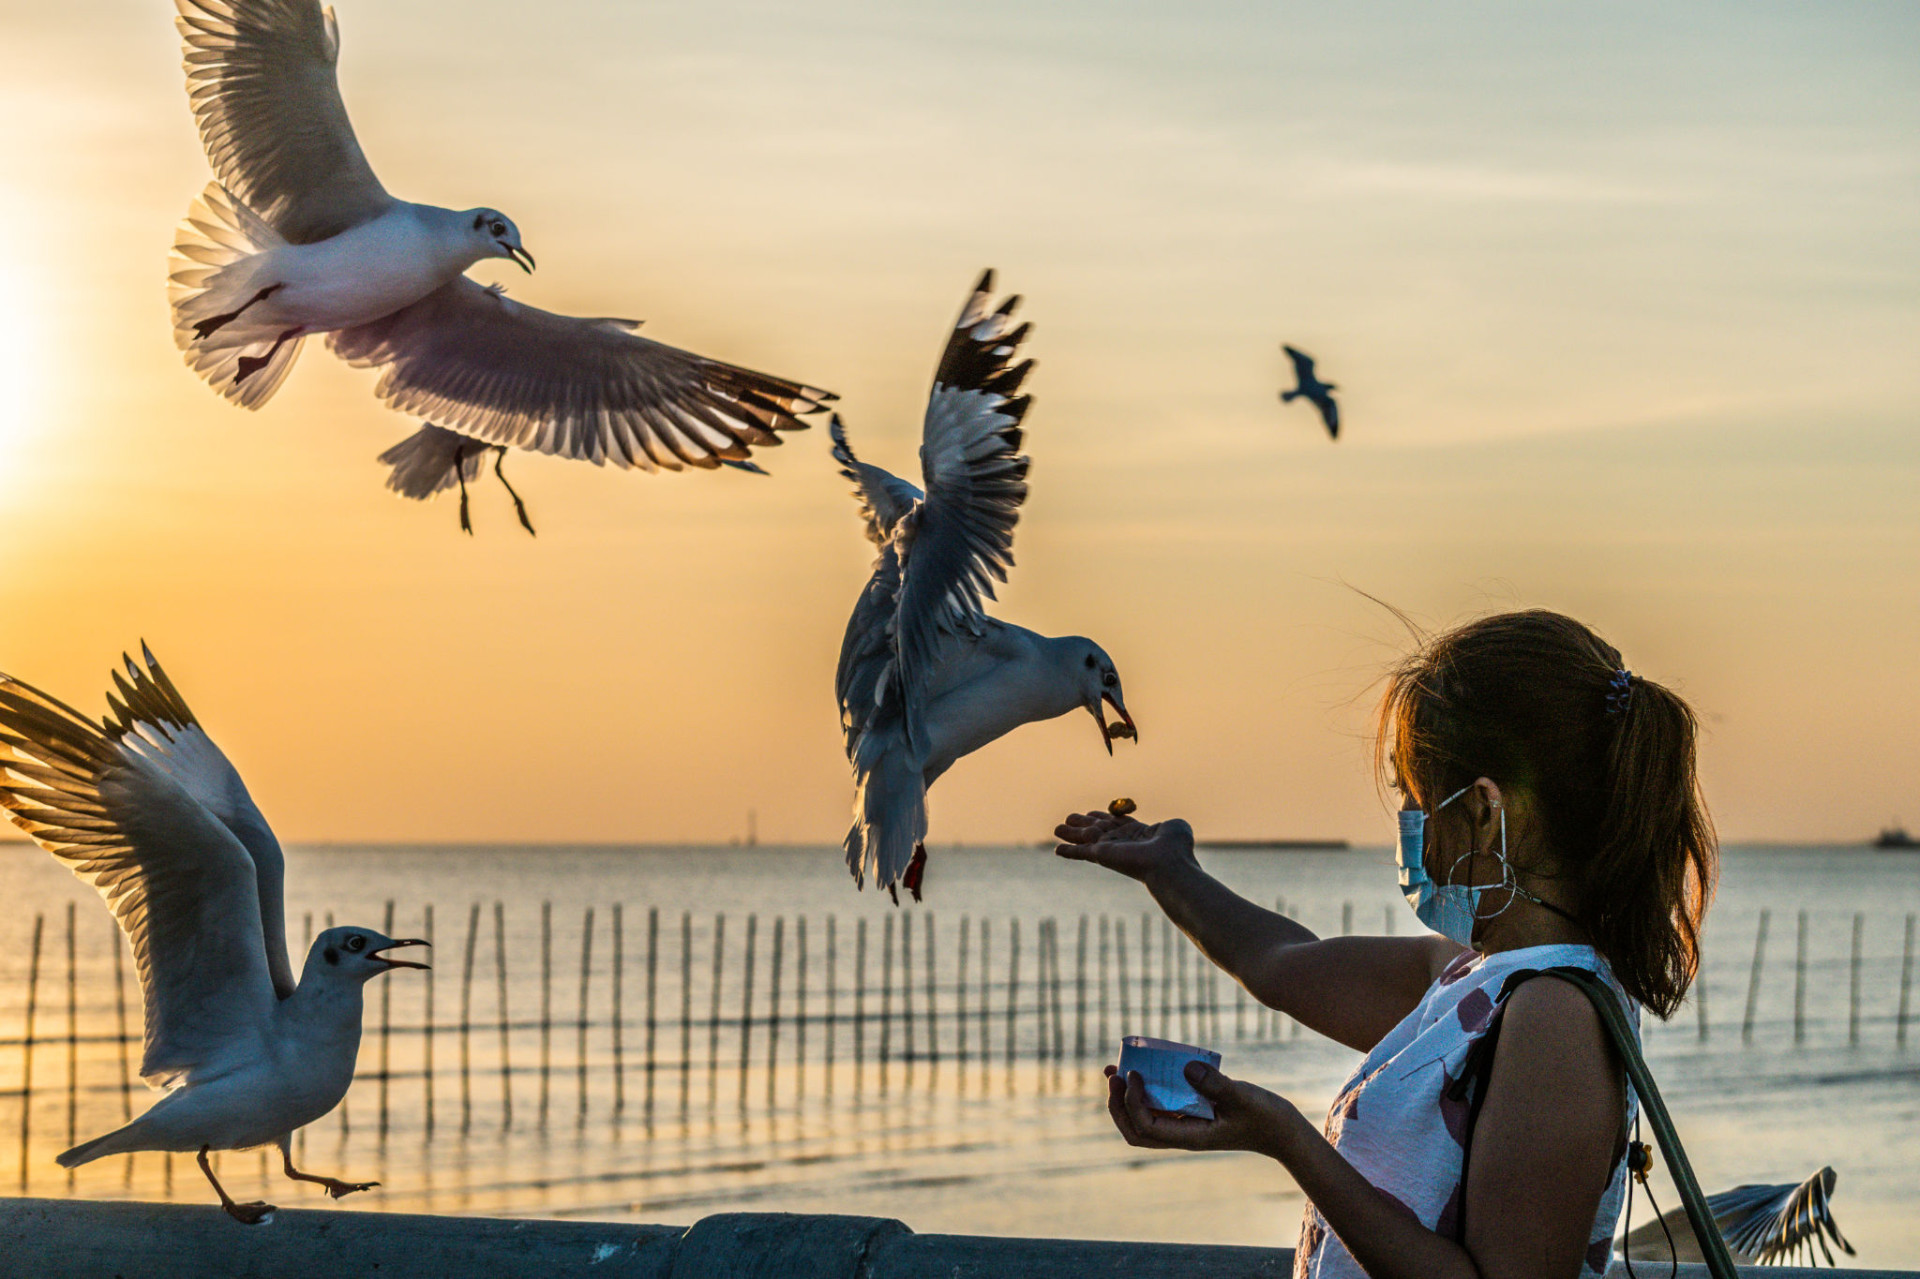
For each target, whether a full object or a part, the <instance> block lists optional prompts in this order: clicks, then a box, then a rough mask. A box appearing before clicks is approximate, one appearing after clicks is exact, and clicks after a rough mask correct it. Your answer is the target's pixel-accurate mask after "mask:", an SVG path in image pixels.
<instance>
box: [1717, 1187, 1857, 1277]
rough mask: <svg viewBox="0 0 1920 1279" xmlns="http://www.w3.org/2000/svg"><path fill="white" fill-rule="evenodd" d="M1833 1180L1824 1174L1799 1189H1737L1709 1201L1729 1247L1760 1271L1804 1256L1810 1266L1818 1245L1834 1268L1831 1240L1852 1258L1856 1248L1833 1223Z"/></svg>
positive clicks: (1720, 1194)
mask: <svg viewBox="0 0 1920 1279" xmlns="http://www.w3.org/2000/svg"><path fill="white" fill-rule="evenodd" d="M1835 1179H1836V1178H1835V1174H1834V1171H1833V1169H1832V1168H1822V1169H1821V1170H1820V1171H1819V1172H1816V1173H1815V1174H1813V1176H1811V1177H1809V1178H1807V1179H1806V1180H1805V1181H1803V1182H1801V1183H1800V1184H1799V1185H1797V1186H1791V1185H1788V1186H1736V1187H1735V1188H1734V1189H1732V1190H1725V1191H1722V1192H1721V1193H1719V1194H1717V1195H1712V1196H1710V1197H1709V1198H1708V1199H1707V1207H1708V1209H1709V1210H1710V1211H1711V1212H1712V1213H1713V1219H1714V1221H1716V1222H1717V1223H1718V1224H1719V1226H1720V1231H1721V1233H1722V1234H1723V1235H1725V1236H1726V1240H1727V1243H1728V1244H1730V1245H1731V1246H1732V1247H1733V1248H1734V1250H1735V1251H1737V1252H1741V1253H1745V1254H1747V1255H1749V1256H1752V1257H1755V1258H1757V1259H1758V1260H1759V1261H1760V1263H1761V1264H1762V1265H1772V1264H1775V1263H1778V1262H1781V1261H1792V1260H1794V1259H1795V1258H1796V1256H1798V1254H1799V1253H1800V1252H1802V1251H1803V1250H1804V1251H1805V1253H1806V1257H1807V1264H1808V1265H1812V1264H1813V1248H1814V1245H1815V1244H1818V1245H1819V1246H1820V1251H1821V1252H1822V1253H1823V1254H1824V1255H1825V1256H1826V1259H1827V1264H1828V1265H1829V1266H1831V1265H1833V1264H1834V1261H1833V1252H1832V1250H1831V1249H1829V1248H1828V1247H1827V1240H1828V1239H1832V1240H1833V1242H1834V1243H1837V1244H1839V1245H1840V1248H1841V1250H1842V1251H1844V1252H1846V1253H1847V1254H1848V1255H1849V1256H1851V1255H1852V1254H1853V1245H1852V1244H1850V1243H1848V1242H1847V1240H1846V1237H1845V1236H1844V1235H1842V1234H1841V1233H1840V1227H1839V1226H1837V1225H1836V1224H1834V1220H1833V1203H1832V1199H1833V1185H1834V1181H1835Z"/></svg>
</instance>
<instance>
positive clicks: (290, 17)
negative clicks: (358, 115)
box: [174, 0, 394, 244]
mask: <svg viewBox="0 0 1920 1279" xmlns="http://www.w3.org/2000/svg"><path fill="white" fill-rule="evenodd" d="M174 3H175V6H176V7H177V8H178V10H179V16H178V17H176V18H175V19H174V22H175V25H177V26H178V27H179V28H180V35H181V37H182V39H183V40H184V41H185V43H186V69H187V97H188V99H189V101H191V102H192V103H193V114H194V119H195V120H197V121H198V122H199V125H200V142H201V144H202V145H203V146H204V147H205V148H206V151H207V162H208V163H209V164H211V165H212V166H213V171H214V173H215V175H216V176H218V177H219V179H220V181H221V182H222V183H224V184H225V185H226V187H227V189H228V190H230V191H232V192H233V193H234V194H235V195H236V196H238V197H239V198H240V199H241V200H242V201H243V202H244V203H245V204H246V205H247V207H248V208H250V209H252V210H253V211H254V212H255V213H257V214H259V215H260V216H261V217H262V218H263V219H265V220H266V222H267V224H268V225H269V226H271V227H273V229H274V230H276V231H278V232H279V233H280V234H281V235H283V236H285V237H286V238H287V239H288V240H291V241H292V242H293V243H295V244H311V243H312V242H314V241H315V240H325V239H327V238H329V237H331V236H335V235H338V234H340V232H342V231H345V230H346V229H348V228H349V227H353V226H358V225H359V224H360V223H362V222H365V221H367V220H369V219H371V218H375V217H378V216H379V215H380V214H382V213H384V212H385V211H386V210H387V208H388V207H389V206H391V205H392V204H393V202H394V201H393V197H392V196H390V195H388V194H387V191H386V188H385V187H383V186H381V185H380V179H378V178H376V177H374V176H373V169H372V168H371V167H370V166H369V165H368V164H367V157H366V155H365V154H364V153H362V152H361V150H360V142H359V140H358V139H357V138H355V137H354V136H353V124H352V122H351V121H349V120H348V119H347V108H346V104H345V103H344V102H342V101H341V100H340V82H339V79H338V78H337V77H336V76H335V74H334V64H335V62H336V61H337V60H338V58H339V56H340V30H339V26H338V25H337V24H336V23H335V22H334V18H333V10H332V9H326V10H324V11H323V10H322V9H321V7H320V3H319V0H174Z"/></svg>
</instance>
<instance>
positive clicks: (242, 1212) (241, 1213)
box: [220, 1199, 278, 1226]
mask: <svg viewBox="0 0 1920 1279" xmlns="http://www.w3.org/2000/svg"><path fill="white" fill-rule="evenodd" d="M220 1206H221V1207H222V1208H225V1209H226V1210H227V1215H228V1216H229V1217H232V1218H233V1219H234V1220H235V1221H237V1222H239V1223H240V1224H241V1225H243V1226H257V1225H259V1224H260V1223H261V1222H263V1221H265V1220H266V1219H267V1218H269V1217H271V1216H272V1215H273V1214H274V1213H275V1212H277V1211H278V1209H277V1208H275V1207H274V1205H272V1204H270V1203H263V1202H261V1201H260V1200H258V1199H256V1200H254V1201H253V1202H252V1203H244V1204H237V1203H234V1202H233V1201H232V1200H231V1199H229V1200H228V1201H227V1202H225V1203H223V1204H221V1205H220Z"/></svg>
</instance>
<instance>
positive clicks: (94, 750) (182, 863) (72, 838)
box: [0, 653, 426, 1225]
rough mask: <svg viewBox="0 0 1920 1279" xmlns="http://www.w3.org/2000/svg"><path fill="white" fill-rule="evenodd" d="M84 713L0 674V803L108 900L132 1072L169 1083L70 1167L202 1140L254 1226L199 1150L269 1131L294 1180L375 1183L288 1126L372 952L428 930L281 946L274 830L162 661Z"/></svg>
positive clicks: (192, 1146)
mask: <svg viewBox="0 0 1920 1279" xmlns="http://www.w3.org/2000/svg"><path fill="white" fill-rule="evenodd" d="M113 681H114V684H115V685H116V686H117V687H118V690H119V695H118V697H116V696H114V695H113V694H111V693H109V694H108V695H107V702H108V705H109V706H110V707H111V708H112V714H111V715H110V716H109V717H108V718H107V719H105V720H103V721H102V722H101V723H100V724H98V725H96V724H94V723H93V722H92V721H91V720H89V719H87V718H86V717H85V716H84V715H81V714H80V713H79V712H77V711H75V710H73V709H72V708H71V707H69V706H67V705H66V704H65V703H62V702H59V701H56V700H55V699H54V698H52V697H49V696H47V695H46V694H45V693H43V692H41V691H40V690H39V689H36V688H33V687H32V686H30V685H27V684H22V683H20V682H19V681H18V680H14V679H10V678H8V677H6V676H4V675H0V806H4V807H5V808H6V810H7V816H9V817H10V818H12V819H13V823H14V825H16V826H18V827H19V828H20V829H21V830H23V831H25V832H26V833H27V834H29V835H31V836H32V837H33V838H34V839H35V840H36V841H37V842H38V843H39V844H40V846H41V847H42V848H44V849H46V850H47V851H48V852H50V853H52V854H53V855H54V856H55V857H57V858H59V859H60V860H61V861H62V862H64V863H66V865H67V868H68V869H69V870H71V871H73V873H74V874H75V875H77V876H79V877H80V878H81V879H82V880H83V881H85V882H86V883H88V884H91V885H92V886H93V887H94V888H95V889H97V890H98V891H99V893H100V895H101V896H102V897H103V898H105V899H106V902H107V906H108V907H109V909H111V910H112V911H113V915H114V918H115V919H117V920H118V921H119V922H120V928H121V930H122V931H123V932H125V933H126V935H127V941H128V943H129V944H130V945H131V946H132V947H133V958H134V963H135V965H136V967H137V968H138V970H139V974H140V991H141V995H142V996H143V998H144V1001H145V1006H146V1054H145V1056H144V1057H142V1059H141V1062H140V1075H141V1078H143V1079H145V1080H146V1081H147V1083H148V1084H150V1085H152V1086H153V1087H156V1088H163V1089H165V1090H166V1095H165V1096H163V1097H161V1098H160V1100H159V1101H157V1102H155V1103H154V1105H153V1107H152V1108H151V1109H150V1110H148V1111H147V1112H146V1113H145V1114H144V1115H141V1116H140V1117H139V1118H138V1119H136V1120H134V1121H133V1122H132V1123H130V1124H128V1125H126V1126H125V1127H124V1128H120V1129H117V1130H116V1131H114V1132H110V1133H108V1134H106V1135H105V1136H103V1137H95V1138H94V1139H93V1140H92V1141H87V1142H82V1143H81V1144H80V1145H78V1146H75V1147H74V1148H73V1149H72V1150H69V1151H67V1152H66V1153H65V1154H62V1155H61V1156H60V1157H59V1162H60V1164H61V1166H62V1167H66V1168H75V1167H78V1166H79V1165H81V1164H84V1163H90V1162H92V1161H93V1160H95V1159H99V1158H101V1157H103V1156H106V1155H118V1154H125V1153H129V1152H131V1151H136V1150H177V1151H183V1152H187V1151H191V1152H197V1153H198V1155H199V1160H200V1169H201V1171H202V1172H204V1173H206V1174H207V1180H208V1181H211V1182H213V1188H214V1190H215V1191H217V1192H218V1193H219V1195H220V1205H221V1207H223V1208H225V1209H226V1210H227V1212H229V1213H230V1214H232V1215H233V1216H234V1217H236V1218H238V1219H239V1220H241V1221H244V1222H246V1223H248V1224H249V1225H251V1224H254V1223H256V1222H259V1221H263V1220H265V1219H266V1215H267V1214H268V1213H270V1212H272V1211H273V1205H271V1204H265V1203H246V1204H240V1203H235V1202H234V1201H233V1200H232V1198H231V1197H229V1196H228V1194H227V1192H226V1190H225V1189H224V1188H223V1187H222V1186H221V1185H220V1182H219V1181H218V1180H217V1179H216V1178H215V1177H214V1175H213V1168H212V1167H211V1166H210V1165H209V1164H208V1162H207V1152H208V1151H211V1150H246V1149H250V1148H252V1147H255V1146H269V1145H272V1146H278V1147H280V1158H281V1161H282V1165H283V1166H284V1168H285V1170H286V1174H287V1176H289V1177H292V1178H294V1179H295V1180H297V1181H311V1182H316V1183H318V1184H319V1185H321V1186H324V1187H325V1188H326V1190H327V1193H329V1194H330V1195H332V1196H333V1197H334V1198H335V1199H338V1198H340V1196H342V1195H347V1194H352V1193H353V1192H354V1191H357V1190H370V1189H372V1188H373V1187H374V1186H376V1185H378V1184H379V1183H378V1182H348V1181H339V1180H336V1179H335V1178H332V1177H320V1176H315V1175H314V1174H312V1173H305V1172H300V1171H299V1170H297V1169H296V1168H294V1166H293V1153H292V1146H291V1141H292V1136H293V1132H294V1130H295V1129H296V1128H300V1127H302V1126H304V1125H306V1124H310V1123H312V1122H313V1121H314V1120H316V1119H318V1118H320V1117H321V1116H322V1115H324V1114H326V1113H327V1112H328V1111H330V1110H332V1109H333V1108H334V1107H335V1106H337V1105H339V1104H340V1099H341V1098H342V1097H345V1096H346V1094H347V1085H348V1084H350V1083H351V1082H352V1081H353V1064H354V1059H355V1058H356V1057H357V1056H358V1055H359V1051H360V1010H361V987H362V986H363V985H365V984H366V982H367V981H368V980H369V979H371V978H374V977H377V976H379V975H380V974H381V973H385V972H390V971H392V970H393V969H395V968H425V967H426V965H425V964H416V963H413V962H411V961H409V960H404V959H390V958H388V957H387V956H386V955H384V954H382V953H381V952H383V951H387V950H392V949H395V948H397V947H402V946H424V945H426V943H425V942H423V941H419V940H415V939H411V938H401V939H398V940H396V939H394V938H391V937H387V936H384V935H383V934H381V933H379V932H377V931H375V930H374V929H371V928H358V927H353V926H342V927H338V928H329V929H327V930H326V931H325V932H323V933H321V934H320V935H319V936H318V937H316V938H314V941H313V948H312V949H311V950H310V951H308V952H307V962H306V967H305V969H304V970H303V971H302V973H301V975H300V980H299V981H298V982H297V983H296V982H295V981H294V976H293V968H292V966H291V965H289V964H288V962H287V938H286V909H285V903H284V901H283V899H282V893H281V887H282V880H283V878H284V873H285V862H284V861H283V859H282V858H281V855H280V843H279V841H278V840H276V839H275V838H274V836H273V831H272V830H271V829H270V828H269V827H268V826H267V820H266V818H264V817H262V816H261V815H260V810H259V809H258V808H256V807H255V806H254V803H253V799H252V797H251V796H249V795H248V794H247V788H246V785H245V784H244V783H242V782H241V780H240V774H239V773H237V772H235V771H234V768H233V765H232V764H230V763H228V762H227V757H226V756H225V755H223V754H221V752H220V748H219V747H218V746H215V745H214V744H213V739H212V738H210V737H208V736H207V734H206V732H205V730H203V729H202V728H201V727H200V724H199V721H198V720H196V719H195V718H194V715H193V712H192V711H191V710H189V709H188V708H187V704H186V702H185V701H183V700H182V699H181V697H180V694H179V692H178V691H177V690H176V689H175V688H174V686H173V684H172V682H171V681H170V680H168V679H167V676H166V673H165V672H164V671H162V670H161V669H160V666H159V664H158V663H157V662H155V661H154V660H153V654H152V653H147V654H146V668H145V669H144V670H143V669H141V668H140V667H139V666H136V665H135V664H134V662H133V660H132V659H131V658H129V659H127V670H126V674H125V675H124V676H123V675H121V674H120V673H119V672H117V671H116V672H115V673H114V677H113Z"/></svg>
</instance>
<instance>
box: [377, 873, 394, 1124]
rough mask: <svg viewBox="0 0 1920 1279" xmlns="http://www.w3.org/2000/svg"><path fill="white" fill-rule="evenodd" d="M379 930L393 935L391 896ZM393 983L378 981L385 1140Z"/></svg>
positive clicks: (381, 1100) (390, 1070) (382, 1110)
mask: <svg viewBox="0 0 1920 1279" xmlns="http://www.w3.org/2000/svg"><path fill="white" fill-rule="evenodd" d="M380 931H381V932H383V933H385V934H386V935H387V936H389V937H391V936H393V898H391V897H389V898H387V911H386V914H385V916H384V917H383V919H382V923H381V928H380ZM392 1047H393V983H392V982H390V981H383V982H381V983H380V1128H379V1133H380V1140H381V1142H382V1143H385V1141H386V1140H387V1081H388V1080H389V1079H391V1078H392V1077H393V1051H392Z"/></svg>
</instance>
